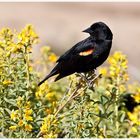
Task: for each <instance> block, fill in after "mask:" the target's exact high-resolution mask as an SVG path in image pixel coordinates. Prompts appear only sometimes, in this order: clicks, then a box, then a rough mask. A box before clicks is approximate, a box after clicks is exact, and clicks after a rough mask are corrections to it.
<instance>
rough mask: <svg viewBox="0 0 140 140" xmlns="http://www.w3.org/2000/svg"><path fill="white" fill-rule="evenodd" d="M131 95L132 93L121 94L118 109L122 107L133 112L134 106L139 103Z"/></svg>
mask: <svg viewBox="0 0 140 140" xmlns="http://www.w3.org/2000/svg"><path fill="white" fill-rule="evenodd" d="M133 95H134V94H133V93H125V94H123V95H122V96H121V104H120V106H119V110H121V109H122V108H123V107H124V108H126V109H127V110H128V111H130V112H133V111H134V108H135V107H137V106H139V105H140V103H137V102H136V101H135V99H134V97H133Z"/></svg>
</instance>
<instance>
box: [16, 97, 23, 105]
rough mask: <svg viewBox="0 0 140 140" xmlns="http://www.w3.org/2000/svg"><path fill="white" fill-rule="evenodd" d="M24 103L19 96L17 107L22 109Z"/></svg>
mask: <svg viewBox="0 0 140 140" xmlns="http://www.w3.org/2000/svg"><path fill="white" fill-rule="evenodd" d="M22 101H23V97H21V96H19V97H18V98H17V106H18V107H21V105H22Z"/></svg>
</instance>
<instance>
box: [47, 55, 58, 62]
mask: <svg viewBox="0 0 140 140" xmlns="http://www.w3.org/2000/svg"><path fill="white" fill-rule="evenodd" d="M56 60H57V56H56V55H55V54H54V53H51V55H50V56H49V61H51V62H56Z"/></svg>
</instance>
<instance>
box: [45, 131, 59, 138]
mask: <svg viewBox="0 0 140 140" xmlns="http://www.w3.org/2000/svg"><path fill="white" fill-rule="evenodd" d="M43 138H57V134H54V133H53V132H52V131H51V132H50V133H49V134H45V135H43Z"/></svg>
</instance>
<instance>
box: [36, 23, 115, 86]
mask: <svg viewBox="0 0 140 140" xmlns="http://www.w3.org/2000/svg"><path fill="white" fill-rule="evenodd" d="M83 32H86V33H89V34H90V36H89V37H88V38H86V39H84V40H82V41H81V42H79V43H77V44H76V45H74V46H73V47H72V48H71V49H70V50H68V51H67V52H65V53H64V54H63V55H62V56H60V57H59V59H58V60H57V63H58V64H57V65H56V66H55V67H54V68H53V70H52V71H51V72H50V74H48V75H47V76H46V77H45V79H44V80H43V81H41V82H40V83H39V84H38V85H41V84H42V83H43V82H44V81H45V80H47V79H48V78H50V77H51V76H54V75H56V74H59V75H58V76H57V77H56V79H55V81H57V80H59V79H61V78H63V77H65V76H68V75H70V74H73V73H75V72H77V73H81V72H88V71H91V70H94V69H96V67H98V66H100V65H101V64H102V63H103V62H104V61H105V60H106V59H107V57H108V55H109V52H110V49H111V46H112V38H113V34H112V32H111V30H110V29H109V27H108V26H107V25H106V24H105V23H103V22H97V23H94V24H92V25H91V26H90V27H89V28H87V29H86V30H84V31H83Z"/></svg>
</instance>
